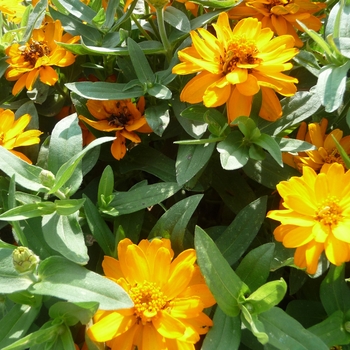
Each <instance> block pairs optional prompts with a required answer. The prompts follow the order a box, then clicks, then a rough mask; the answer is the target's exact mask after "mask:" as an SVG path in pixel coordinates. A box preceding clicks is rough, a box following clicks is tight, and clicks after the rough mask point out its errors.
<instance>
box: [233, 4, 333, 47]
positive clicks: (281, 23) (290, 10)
mask: <svg viewBox="0 0 350 350" xmlns="http://www.w3.org/2000/svg"><path fill="white" fill-rule="evenodd" d="M326 7H327V5H326V3H323V2H313V1H310V0H243V1H242V2H241V3H240V4H239V5H237V6H235V7H234V8H232V9H231V10H230V11H229V12H228V15H229V17H230V18H232V19H241V18H245V17H254V18H257V19H258V20H259V21H261V23H262V26H263V28H265V27H268V28H271V29H272V30H273V31H274V32H275V34H276V35H284V34H289V35H292V36H293V37H294V39H295V46H298V47H301V46H303V45H304V43H303V42H302V41H301V40H300V38H299V36H298V34H297V30H301V31H303V28H302V27H301V26H300V25H299V23H298V22H297V20H298V21H301V22H302V23H303V24H305V25H306V26H307V27H308V28H309V29H313V30H315V31H319V30H320V29H321V27H322V22H321V20H320V17H319V16H315V14H316V13H317V12H319V11H321V10H322V9H324V8H326Z"/></svg>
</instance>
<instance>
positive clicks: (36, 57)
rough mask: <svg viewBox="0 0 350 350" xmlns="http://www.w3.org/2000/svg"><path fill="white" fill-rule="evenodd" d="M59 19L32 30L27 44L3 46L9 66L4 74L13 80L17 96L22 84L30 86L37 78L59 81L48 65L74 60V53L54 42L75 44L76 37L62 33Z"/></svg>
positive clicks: (63, 65)
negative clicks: (5, 47)
mask: <svg viewBox="0 0 350 350" xmlns="http://www.w3.org/2000/svg"><path fill="white" fill-rule="evenodd" d="M62 34H63V28H62V26H61V22H60V21H59V20H56V21H55V22H49V23H45V24H44V25H43V26H42V27H41V28H39V29H34V30H33V33H32V37H31V39H30V40H29V42H28V43H26V44H24V45H21V44H19V43H15V44H13V45H11V46H9V47H8V48H7V49H6V51H5V52H6V55H7V56H9V58H8V59H7V60H6V62H7V63H8V64H9V65H10V66H9V68H8V69H7V71H6V74H5V77H6V79H7V80H9V81H16V80H17V81H16V84H15V85H14V87H13V89H12V94H13V95H17V94H18V93H19V92H20V91H21V90H22V89H23V88H24V87H26V88H27V89H28V90H32V89H33V85H34V83H35V81H36V79H37V78H38V77H40V80H41V81H42V82H43V83H44V84H47V85H51V86H52V85H54V84H55V83H56V82H57V81H58V74H57V72H56V71H55V70H54V69H53V68H52V67H51V66H58V67H66V66H69V65H71V64H73V63H74V61H75V56H74V55H73V54H72V53H71V52H69V51H67V50H66V49H64V48H63V47H61V46H59V45H57V42H64V43H68V44H72V43H75V42H77V41H78V40H79V36H75V37H72V35H70V34H68V33H65V34H63V35H62Z"/></svg>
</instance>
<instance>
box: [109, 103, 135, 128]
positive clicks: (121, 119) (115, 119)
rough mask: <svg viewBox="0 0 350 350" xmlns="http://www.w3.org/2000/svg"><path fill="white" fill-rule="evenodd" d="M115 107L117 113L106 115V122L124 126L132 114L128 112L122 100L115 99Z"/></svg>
mask: <svg viewBox="0 0 350 350" xmlns="http://www.w3.org/2000/svg"><path fill="white" fill-rule="evenodd" d="M116 107H117V109H118V110H119V111H118V112H117V113H114V114H111V115H110V116H109V117H108V119H107V120H108V124H109V125H115V126H118V127H119V126H125V125H126V124H127V123H128V122H129V120H130V119H131V118H132V114H131V113H130V111H129V108H128V107H127V106H126V105H125V104H124V103H123V102H122V101H117V103H116Z"/></svg>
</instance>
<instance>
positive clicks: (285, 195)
mask: <svg viewBox="0 0 350 350" xmlns="http://www.w3.org/2000/svg"><path fill="white" fill-rule="evenodd" d="M277 190H278V192H279V194H280V195H281V197H282V199H283V203H282V205H283V207H284V208H285V209H283V210H271V211H269V212H268V213H267V217H268V218H270V219H273V220H277V221H280V222H281V225H280V226H278V227H277V228H276V229H275V231H274V233H273V234H274V236H275V238H276V240H277V241H279V242H282V243H283V245H284V246H285V247H286V248H296V251H295V254H294V263H295V265H297V266H299V267H301V268H305V267H306V271H307V272H308V273H310V274H314V273H315V272H316V270H317V265H318V261H319V258H320V255H321V253H322V252H323V251H325V254H326V257H327V259H328V260H329V261H330V262H331V263H332V264H334V265H341V264H342V263H343V262H346V261H350V235H349V230H350V171H349V170H348V171H347V172H346V173H345V170H344V167H343V166H342V165H340V164H338V163H333V164H332V165H331V166H330V167H329V168H328V169H327V171H325V172H323V171H322V172H321V173H319V174H316V172H315V171H314V170H313V169H312V168H310V167H308V166H304V167H303V175H302V176H301V177H297V176H295V177H292V178H290V179H289V181H282V182H280V183H279V184H278V185H277Z"/></svg>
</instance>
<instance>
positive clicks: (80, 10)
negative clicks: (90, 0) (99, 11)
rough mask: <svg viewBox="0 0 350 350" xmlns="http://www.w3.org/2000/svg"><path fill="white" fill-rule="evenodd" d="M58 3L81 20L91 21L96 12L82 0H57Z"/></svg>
mask: <svg viewBox="0 0 350 350" xmlns="http://www.w3.org/2000/svg"><path fill="white" fill-rule="evenodd" d="M59 4H60V5H61V6H62V7H64V8H65V9H66V11H67V12H68V13H70V14H72V15H73V16H74V17H76V18H78V19H80V21H82V22H87V23H92V21H93V19H94V17H95V16H96V12H95V11H93V10H92V9H91V8H90V7H89V6H86V5H85V4H84V3H82V2H77V1H72V0H59Z"/></svg>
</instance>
